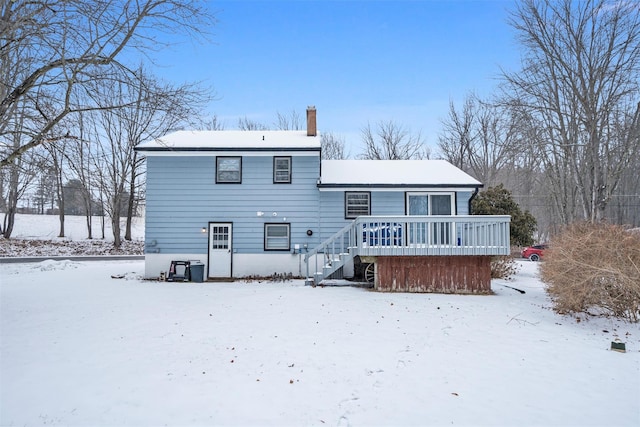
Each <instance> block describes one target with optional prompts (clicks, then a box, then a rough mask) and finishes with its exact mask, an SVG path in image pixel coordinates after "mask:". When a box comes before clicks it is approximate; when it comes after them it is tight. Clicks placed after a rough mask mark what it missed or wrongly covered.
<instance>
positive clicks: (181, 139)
mask: <svg viewBox="0 0 640 427" xmlns="http://www.w3.org/2000/svg"><path fill="white" fill-rule="evenodd" d="M136 148H137V149H138V150H140V151H179V150H190V151H192V150H203V151H206V150H218V149H222V150H223V149H229V148H233V149H244V150H251V149H260V150H262V149H265V148H267V149H269V148H275V149H319V148H320V137H312V136H307V132H306V131H304V130H302V131H290V130H289V131H280V130H278V131H274V130H266V131H242V130H225V131H189V130H179V131H177V132H173V133H170V134H168V135H166V136H163V137H161V138H158V139H154V140H152V141H147V142H143V143H141V144H139V145H138V146H137V147H136Z"/></svg>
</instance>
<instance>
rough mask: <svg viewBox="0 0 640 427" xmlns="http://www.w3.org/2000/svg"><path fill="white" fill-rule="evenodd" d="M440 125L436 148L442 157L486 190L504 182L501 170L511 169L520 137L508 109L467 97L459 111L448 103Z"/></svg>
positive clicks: (514, 119)
mask: <svg viewBox="0 0 640 427" xmlns="http://www.w3.org/2000/svg"><path fill="white" fill-rule="evenodd" d="M442 124H443V131H442V132H441V133H440V135H439V142H438V147H439V148H440V151H441V153H442V155H443V157H444V158H445V159H446V160H448V161H449V162H451V163H453V164H454V165H456V166H458V167H459V168H460V169H462V170H464V171H466V172H468V173H470V174H471V175H473V176H474V177H475V178H477V179H478V180H480V181H482V182H483V183H484V184H485V185H486V186H487V187H493V186H495V185H497V184H498V183H499V182H498V181H501V179H504V178H505V173H504V170H505V169H507V170H509V169H513V165H514V162H515V161H516V158H517V154H516V153H517V151H518V150H517V149H516V145H517V143H518V142H521V137H520V132H519V128H518V125H517V120H516V118H515V117H513V115H512V112H511V111H510V109H508V108H503V107H501V106H499V105H495V104H493V103H489V102H486V101H483V100H481V99H479V98H478V97H477V96H475V95H467V97H466V98H465V101H464V105H463V107H462V111H458V110H457V109H456V107H455V105H454V103H453V101H452V102H450V104H449V115H448V117H447V118H445V119H444V120H442Z"/></svg>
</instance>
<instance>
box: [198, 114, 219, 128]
mask: <svg viewBox="0 0 640 427" xmlns="http://www.w3.org/2000/svg"><path fill="white" fill-rule="evenodd" d="M198 127H199V128H200V129H204V130H224V128H225V124H224V122H223V121H221V120H220V118H218V115H217V114H214V115H213V116H212V117H211V118H210V119H207V120H203V121H202V122H201V123H200V124H199V125H198Z"/></svg>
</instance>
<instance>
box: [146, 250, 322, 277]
mask: <svg viewBox="0 0 640 427" xmlns="http://www.w3.org/2000/svg"><path fill="white" fill-rule="evenodd" d="M207 258H208V257H207V255H204V254H145V268H144V277H145V278H146V279H153V278H158V277H160V273H161V272H165V273H166V272H168V271H169V266H170V265H171V261H200V262H201V263H203V264H204V265H205V266H204V275H205V280H206V278H207V275H208V259H207ZM312 269H313V265H311V266H310V273H312V272H311V270H312ZM274 273H275V274H289V273H291V274H292V275H293V276H295V277H306V265H305V262H304V254H292V253H289V252H287V253H280V254H275V253H274V254H237V253H234V254H233V255H232V275H233V277H234V278H242V277H248V276H265V277H267V276H272V275H273V274H274Z"/></svg>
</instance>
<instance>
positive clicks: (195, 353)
mask: <svg viewBox="0 0 640 427" xmlns="http://www.w3.org/2000/svg"><path fill="white" fill-rule="evenodd" d="M519 264H520V266H521V270H520V272H519V273H518V275H517V277H516V278H515V280H513V281H509V282H506V281H494V282H493V290H494V291H495V295H492V296H459V295H435V294H388V293H376V292H372V291H370V290H366V289H362V288H351V287H324V288H322V287H316V288H312V287H305V286H304V283H303V281H298V280H294V281H288V282H279V283H273V282H235V283H160V282H151V281H144V280H141V279H140V277H141V276H142V272H143V262H142V261H135V262H122V261H120V262H101V263H96V262H71V261H45V262H42V263H37V264H10V265H2V264H0V269H1V270H0V279H1V283H0V325H1V329H0V355H1V360H0V425H2V426H25V425H26V426H36V425H83V426H89V425H91V426H107V425H108V426H115V425H118V426H150V425H169V426H175V425H277V426H282V425H291V426H300V425H332V426H347V425H352V426H363V425H394V426H399V425H509V426H522V425H563V426H564V425H580V426H587V425H599V426H605V425H607V426H609V425H627V426H638V425H640V325H637V324H636V325H631V324H625V323H622V322H619V321H616V320H611V319H603V318H590V319H588V320H585V319H583V320H582V321H580V322H578V321H577V320H576V319H575V318H571V317H566V316H560V315H557V314H555V313H554V312H553V311H552V310H551V309H550V308H549V306H550V305H549V300H548V298H547V296H546V295H545V293H544V291H543V287H542V284H541V283H540V281H539V280H538V279H537V277H536V274H537V266H538V265H537V264H535V263H532V262H528V261H522V262H520V263H519ZM112 275H124V276H125V277H124V278H123V279H113V278H111V276H112ZM504 285H508V286H514V287H517V288H520V289H523V290H525V291H526V293H525V294H520V293H518V292H516V291H514V290H512V289H509V288H507V287H505V286H504ZM614 339H619V340H621V341H622V342H625V343H626V346H627V352H626V353H620V352H616V351H611V350H610V344H611V341H612V340H614Z"/></svg>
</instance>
